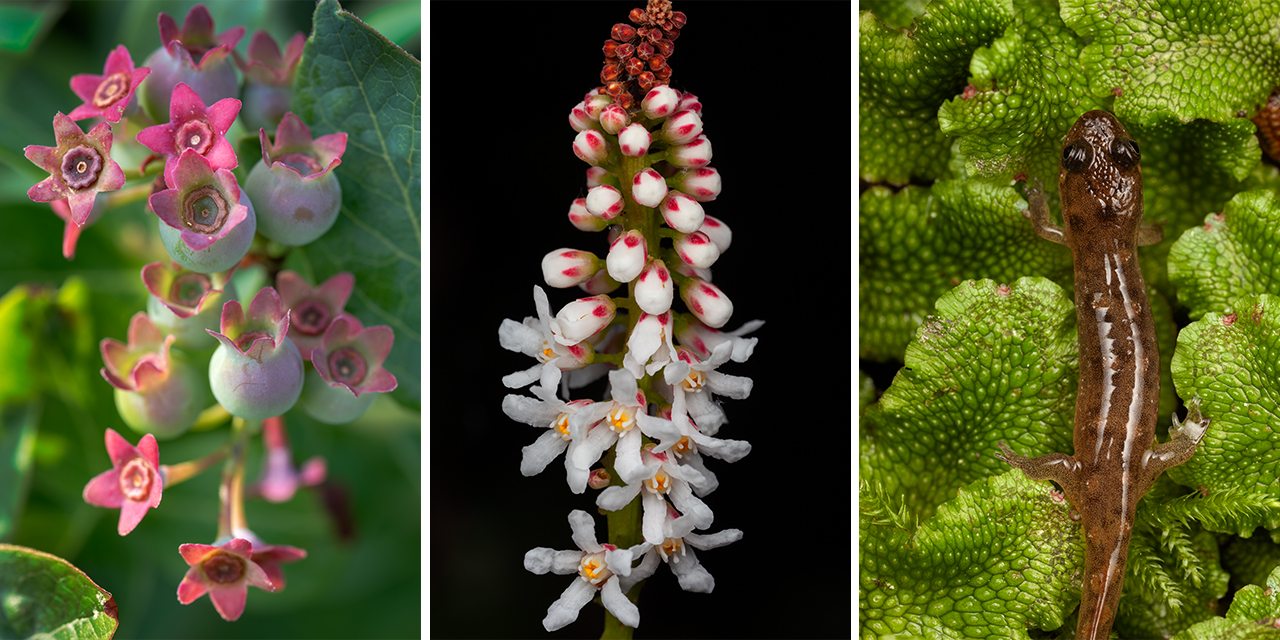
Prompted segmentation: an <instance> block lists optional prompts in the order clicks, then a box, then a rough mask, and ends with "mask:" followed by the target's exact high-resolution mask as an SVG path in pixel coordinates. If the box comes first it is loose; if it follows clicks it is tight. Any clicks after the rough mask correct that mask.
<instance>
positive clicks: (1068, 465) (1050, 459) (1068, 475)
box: [996, 442, 1080, 505]
mask: <svg viewBox="0 0 1280 640" xmlns="http://www.w3.org/2000/svg"><path fill="white" fill-rule="evenodd" d="M997 446H999V447H1000V451H1001V452H1003V453H1002V454H996V457H997V458H1000V459H1001V460H1004V461H1005V462H1008V463H1009V464H1010V465H1012V466H1014V467H1017V468H1019V469H1021V470H1022V473H1023V475H1025V476H1027V479H1029V480H1052V481H1054V482H1056V483H1058V486H1060V487H1062V491H1063V493H1065V494H1066V495H1067V500H1069V501H1070V502H1071V504H1073V505H1074V504H1077V503H1076V495H1077V488H1078V487H1079V485H1080V463H1079V462H1076V459H1075V458H1072V457H1071V456H1069V455H1067V454H1065V453H1050V454H1047V455H1043V456H1036V457H1034V458H1027V457H1024V456H1020V455H1018V454H1016V453H1014V452H1013V449H1010V448H1009V445H1007V444H1005V443H1004V442H1000V443H998V445H997Z"/></svg>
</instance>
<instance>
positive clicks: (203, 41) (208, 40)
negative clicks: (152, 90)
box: [156, 4, 244, 69]
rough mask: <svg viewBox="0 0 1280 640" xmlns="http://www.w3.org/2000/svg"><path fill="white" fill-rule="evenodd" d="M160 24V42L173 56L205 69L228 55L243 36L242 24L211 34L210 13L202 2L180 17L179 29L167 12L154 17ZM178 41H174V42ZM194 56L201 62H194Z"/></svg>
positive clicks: (211, 19) (190, 65)
mask: <svg viewBox="0 0 1280 640" xmlns="http://www.w3.org/2000/svg"><path fill="white" fill-rule="evenodd" d="M156 22H157V23H158V25H159V27H160V43H161V44H162V45H163V46H164V47H165V48H167V49H168V50H169V54H170V55H172V56H173V57H175V58H178V57H181V58H182V59H184V60H185V62H186V66H188V67H195V68H197V69H204V68H205V67H208V66H212V65H213V64H214V63H216V62H218V61H219V60H222V59H224V58H226V57H227V56H228V55H231V50H232V49H234V48H235V47H236V44H238V43H239V42H240V38H243V37H244V27H235V28H232V29H227V30H226V31H223V32H222V33H220V34H217V35H214V31H213V15H212V14H210V13H209V8H208V7H206V6H204V5H203V4H198V5H196V6H194V7H191V10H190V11H188V12H187V17H186V18H184V19H183V20H182V29H181V30H179V29H178V23H177V22H176V21H175V20H174V19H173V17H172V16H170V15H169V14H167V13H163V12H162V13H161V14H160V17H159V18H158V19H157V20H156ZM175 42H176V43H177V44H176V45H175V44H174V43H175ZM195 56H199V57H200V63H199V64H196V63H195Z"/></svg>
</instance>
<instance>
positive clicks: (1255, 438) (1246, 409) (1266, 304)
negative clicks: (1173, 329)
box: [1169, 293, 1280, 538]
mask: <svg viewBox="0 0 1280 640" xmlns="http://www.w3.org/2000/svg"><path fill="white" fill-rule="evenodd" d="M1278 315H1280V298H1277V297H1275V296H1272V295H1269V294H1265V293H1264V294H1261V295H1257V296H1244V297H1242V298H1239V299H1237V300H1235V301H1234V302H1233V303H1232V304H1231V312H1230V313H1215V312H1209V313H1206V314H1205V315H1204V317H1203V318H1201V319H1200V320H1198V321H1196V322H1194V323H1192V324H1191V325H1189V326H1187V327H1186V328H1185V329H1183V330H1182V333H1181V334H1180V335H1179V336H1178V350H1177V353H1175V354H1174V357H1173V380H1174V384H1175V385H1177V387H1178V395H1180V396H1182V397H1183V398H1190V397H1192V396H1199V397H1200V398H1201V405H1200V410H1201V412H1202V413H1203V414H1204V415H1205V416H1208V417H1209V418H1210V419H1211V420H1212V421H1213V422H1212V423H1211V424H1210V425H1209V430H1208V433H1206V434H1205V437H1204V440H1203V441H1202V442H1201V443H1200V447H1199V450H1197V451H1196V455H1195V457H1193V458H1192V459H1191V460H1189V461H1187V462H1186V463H1184V464H1182V465H1179V466H1177V467H1174V468H1173V469H1171V470H1170V471H1169V475H1170V477H1171V478H1173V479H1174V480H1176V481H1177V482H1179V483H1181V484H1184V485H1187V486H1190V487H1203V488H1204V491H1206V492H1208V493H1210V494H1212V493H1213V492H1215V491H1223V490H1233V489H1235V490H1246V491H1255V492H1259V493H1262V494H1265V495H1269V496H1271V497H1272V498H1280V406H1278V405H1277V403H1276V398H1278V397H1280V320H1277V316H1278ZM1256 526H1264V527H1267V528H1268V529H1271V530H1272V536H1273V538H1274V537H1276V536H1277V535H1280V532H1278V531H1276V529H1277V528H1280V510H1276V509H1274V508H1272V509H1267V510H1264V511H1262V512H1260V513H1258V514H1257V517H1256V518H1255V519H1254V521H1253V522H1249V523H1246V524H1245V525H1242V526H1241V529H1242V533H1246V534H1247V533H1248V532H1251V531H1253V528H1254V527H1256Z"/></svg>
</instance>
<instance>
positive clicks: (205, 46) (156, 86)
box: [139, 4, 244, 122]
mask: <svg viewBox="0 0 1280 640" xmlns="http://www.w3.org/2000/svg"><path fill="white" fill-rule="evenodd" d="M156 22H157V25H158V26H159V28H160V48H159V49H156V50H155V51H154V52H152V53H151V55H150V56H148V57H147V60H146V62H145V66H147V67H150V68H151V77H149V78H148V79H147V82H146V84H144V85H143V87H142V91H141V93H139V96H140V97H141V98H142V101H143V106H144V107H146V108H147V112H148V113H149V114H150V115H151V117H152V119H154V120H155V121H157V122H159V121H161V120H163V119H164V114H166V113H168V112H169V99H170V97H171V95H172V93H173V88H174V86H176V85H177V84H178V83H179V82H185V83H187V85H188V86H190V87H191V88H192V89H194V90H195V92H196V93H197V94H199V95H200V97H201V98H202V99H203V100H204V103H205V104H210V103H213V102H216V101H218V100H221V99H223V98H230V97H232V96H235V95H238V93H239V89H240V86H239V81H238V80H237V79H236V70H235V67H234V66H232V64H231V61H230V60H228V59H227V56H229V55H231V51H232V50H233V49H235V47H236V44H238V43H239V42H240V39H241V38H243V37H244V27H235V28H233V29H228V30H226V31H224V32H222V33H220V34H216V35H215V33H214V27H213V16H212V15H210V14H209V9H208V8H207V7H205V6H204V5H203V4H198V5H196V6H194V7H192V8H191V10H190V11H189V12H187V17H186V18H185V19H184V20H183V22H182V29H181V30H179V29H178V23H177V22H175V21H174V19H173V18H172V17H170V16H169V14H167V13H161V14H160V16H159V18H157V20H156ZM196 58H199V60H200V61H199V62H198V63H197V62H196Z"/></svg>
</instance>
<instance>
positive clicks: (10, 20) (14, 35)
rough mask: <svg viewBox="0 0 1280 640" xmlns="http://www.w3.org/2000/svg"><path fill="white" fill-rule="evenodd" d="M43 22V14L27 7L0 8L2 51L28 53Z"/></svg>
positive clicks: (0, 46)
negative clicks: (28, 48)
mask: <svg viewBox="0 0 1280 640" xmlns="http://www.w3.org/2000/svg"><path fill="white" fill-rule="evenodd" d="M43 21H44V13H43V12H40V11H33V10H31V9H27V8H26V7H14V6H0V50H3V51H13V52H19V53H21V52H24V51H26V50H27V47H29V46H31V42H32V41H33V40H34V39H35V37H36V33H38V32H39V31H40V23H41V22H43Z"/></svg>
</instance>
